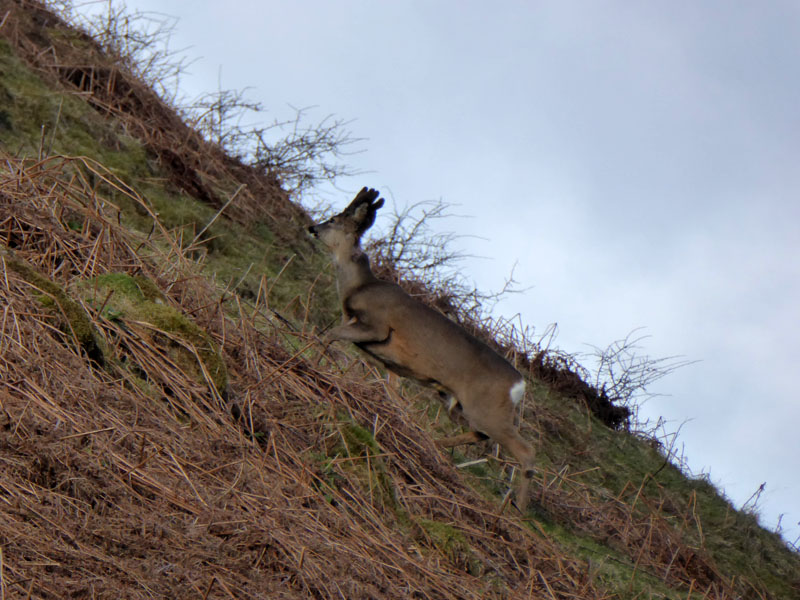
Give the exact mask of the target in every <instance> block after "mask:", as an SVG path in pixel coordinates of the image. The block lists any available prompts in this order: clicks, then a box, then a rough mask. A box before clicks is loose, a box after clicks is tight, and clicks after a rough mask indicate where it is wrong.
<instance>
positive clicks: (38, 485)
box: [0, 0, 769, 599]
mask: <svg viewBox="0 0 800 600" xmlns="http://www.w3.org/2000/svg"><path fill="white" fill-rule="evenodd" d="M0 20H2V21H3V25H2V34H3V36H4V37H6V38H7V39H8V40H9V41H10V42H11V43H12V45H13V46H14V48H15V49H17V50H18V51H19V53H20V55H21V56H23V57H24V58H25V59H26V60H27V61H28V63H29V64H30V65H32V66H33V67H34V68H37V69H39V70H40V72H41V73H43V74H46V75H47V76H50V77H53V79H54V81H55V82H57V84H60V85H62V84H63V85H65V86H68V89H71V90H72V91H73V92H74V91H75V90H76V89H77V90H80V92H79V93H81V94H82V95H85V96H86V99H87V101H89V102H90V103H92V105H93V106H94V107H95V108H96V109H98V110H99V111H101V112H102V113H104V114H106V115H107V116H109V118H114V119H119V120H120V122H122V123H124V127H125V129H126V130H127V131H131V132H134V133H135V134H136V135H137V136H139V137H140V138H141V139H142V140H143V141H144V143H145V144H146V145H147V147H148V149H149V150H150V151H151V152H152V153H153V155H154V156H155V157H156V158H157V159H158V161H159V162H160V164H161V166H162V167H163V168H164V169H166V170H167V171H168V172H169V173H171V177H172V184H173V185H175V186H177V187H178V188H179V189H181V190H183V191H184V192H186V193H188V194H191V195H193V196H194V197H196V198H198V199H201V200H205V201H206V202H208V203H209V204H211V205H213V206H218V207H220V208H221V204H222V203H221V202H220V198H219V197H218V195H219V194H218V192H219V190H223V189H229V190H231V191H232V190H237V189H240V188H239V186H240V185H241V184H243V183H245V184H247V187H246V188H244V191H243V192H242V194H243V195H242V196H241V197H240V198H239V199H237V202H236V203H235V204H234V205H233V206H231V209H230V210H226V212H225V215H224V218H226V219H232V220H233V221H239V222H248V221H251V220H254V219H262V220H266V221H270V222H274V223H277V224H279V225H280V228H279V231H280V232H283V234H284V235H285V236H286V237H287V238H288V239H292V238H293V237H296V236H297V235H299V232H300V225H301V224H302V223H304V222H305V220H306V219H307V217H306V216H305V214H304V213H303V212H302V210H300V209H299V208H297V207H295V206H294V205H292V204H291V203H290V202H288V200H287V198H286V194H285V193H284V192H282V191H281V190H280V189H278V188H277V187H276V185H275V182H274V181H272V180H270V179H269V178H265V177H263V176H259V175H258V174H256V173H255V172H253V171H252V170H247V169H246V168H245V167H243V166H242V165H241V164H239V163H237V162H236V161H235V160H233V159H230V158H228V157H226V156H224V154H222V153H221V152H219V151H218V149H214V148H213V147H212V146H210V145H208V144H206V143H205V142H203V141H202V139H201V138H200V137H199V136H197V135H196V134H195V133H194V132H191V131H190V130H189V129H188V128H187V127H186V126H185V125H184V124H183V123H182V122H180V119H178V118H177V116H176V114H175V113H174V111H171V109H169V107H168V106H166V105H165V104H164V103H163V102H161V101H160V100H159V99H158V98H157V97H156V96H155V95H154V94H153V93H152V92H151V91H150V90H148V89H147V88H146V87H144V86H143V85H142V84H141V83H139V82H137V81H136V80H135V79H133V78H131V77H130V76H129V75H128V74H126V73H125V71H124V69H120V68H117V67H115V66H114V65H113V61H112V62H111V63H109V62H108V60H110V59H108V57H105V58H103V57H98V56H94V59H96V60H94V59H93V60H87V59H86V56H85V53H86V52H87V50H86V48H82V47H80V44H78V43H76V42H75V39H76V38H75V36H74V32H72V34H71V36H62V37H60V38H58V37H57V36H53V37H48V35H49V34H48V33H47V32H48V31H49V32H52V28H56V29H57V28H58V27H62V28H63V27H65V25H64V24H63V23H61V22H60V21H59V19H58V18H57V17H54V16H53V15H52V14H50V13H48V12H47V11H46V10H44V9H43V8H42V6H41V5H40V4H38V3H35V2H30V1H18V2H9V1H8V0H0ZM45 25H46V27H45ZM47 28H51V29H47ZM59 40H60V41H59ZM84 41H86V40H84ZM104 61H105V62H104ZM87 64H90V65H91V66H86V65H87ZM54 85H55V84H54ZM75 86H77V88H76V87H75ZM170 152H172V154H174V156H172V155H171V154H169V153H170ZM0 161H2V162H0V249H1V250H0V462H2V468H0V599H4V598H12V597H20V598H64V597H74V598H119V597H125V598H185V597H186V598H194V597H197V598H309V597H312V598H348V599H358V598H380V597H387V598H605V597H628V596H629V597H636V596H637V594H638V595H639V597H644V596H643V595H642V594H645V595H646V592H641V591H637V590H640V589H641V588H640V586H638V581H639V578H640V576H644V577H646V578H647V579H648V581H654V582H656V584H657V586H658V587H657V589H659V590H665V589H666V590H670V589H671V590H679V591H678V592H676V595H675V597H689V596H691V597H695V598H714V599H722V598H735V597H750V598H767V597H769V596H768V595H767V594H766V593H765V592H763V591H762V590H761V588H760V587H759V588H758V589H756V587H757V586H756V587H754V586H751V585H750V584H747V583H746V582H744V583H742V582H743V581H744V580H743V579H741V578H738V580H737V581H731V580H730V579H729V577H730V576H725V575H722V574H720V572H719V569H718V568H717V567H716V566H715V564H714V561H713V560H712V559H711V557H710V556H709V555H708V553H707V551H706V549H705V547H704V544H703V528H702V524H701V522H700V519H699V517H698V514H697V512H696V510H695V508H696V507H694V506H692V505H691V504H690V505H686V506H683V505H681V506H677V505H676V506H665V502H667V496H666V495H664V494H662V493H661V492H660V491H659V490H658V489H657V488H656V489H654V488H653V486H652V485H651V487H650V488H647V483H648V480H647V479H645V481H644V482H642V483H640V484H636V485H633V484H631V485H628V486H626V487H625V489H623V491H622V492H621V493H620V494H618V495H616V496H614V495H611V494H610V493H608V492H607V491H606V490H604V489H602V488H598V487H596V486H595V487H593V486H592V485H590V484H589V483H587V481H588V480H587V478H586V477H584V476H583V474H580V473H579V474H570V473H569V472H568V471H566V470H559V471H558V472H554V471H551V470H550V469H547V468H542V469H541V471H540V477H539V478H537V479H536V480H535V481H534V492H535V495H536V508H537V510H538V511H540V513H541V514H543V515H544V517H545V518H543V519H542V520H541V521H535V520H523V519H521V518H519V516H518V513H517V512H515V509H513V508H512V507H509V506H503V504H502V501H501V500H499V499H498V498H494V497H491V498H489V497H488V496H487V497H482V496H481V495H479V494H478V492H476V491H475V489H473V487H470V486H469V485H467V483H466V482H467V481H468V476H465V475H464V473H463V472H461V471H459V470H458V469H456V468H454V466H453V464H452V460H451V458H449V457H447V456H444V455H442V454H441V453H440V452H439V451H438V450H437V449H436V447H435V446H434V444H433V441H432V439H431V437H430V435H429V433H428V431H427V430H426V429H425V428H424V427H423V426H421V425H420V422H422V423H424V419H419V418H418V415H415V414H413V410H412V408H411V405H410V404H409V403H407V402H406V401H405V400H403V399H402V398H400V397H399V396H398V394H397V391H396V390H395V388H394V387H393V386H392V385H390V384H389V383H388V382H386V381H384V380H383V379H382V378H381V377H380V375H379V373H377V371H375V370H374V369H372V368H371V367H368V366H366V365H364V364H362V363H361V362H360V361H358V360H355V359H354V358H353V357H352V356H349V355H347V354H344V353H339V352H336V351H335V350H331V351H329V352H328V353H327V355H325V356H322V348H321V346H320V344H319V343H318V340H317V339H316V337H315V336H314V335H313V334H311V333H310V332H308V331H306V330H305V329H306V328H305V327H304V326H303V325H300V326H292V325H291V323H290V322H289V321H287V320H285V319H280V318H279V319H276V318H275V313H274V312H273V311H272V310H271V309H270V306H269V301H270V296H269V294H268V287H269V286H264V287H263V288H262V289H261V290H259V293H258V297H257V298H255V299H252V300H251V301H250V302H248V303H245V302H244V300H241V299H240V298H238V297H237V296H235V295H233V294H231V293H229V292H228V291H227V290H224V289H220V288H219V287H218V286H217V285H216V284H215V283H214V282H213V281H211V280H209V279H207V278H206V277H204V276H202V274H201V268H200V265H199V264H198V263H197V262H195V259H194V256H193V255H192V252H191V250H192V249H191V248H188V247H186V246H185V245H184V244H183V243H182V241H181V239H180V236H181V232H180V231H171V230H169V229H168V228H167V227H166V226H164V225H163V224H162V223H161V221H160V220H159V218H158V217H157V215H156V214H155V212H154V211H153V209H152V208H151V206H150V205H149V204H148V202H147V200H146V199H143V198H141V197H140V196H139V195H138V194H137V192H136V191H135V190H134V189H132V188H131V187H130V185H128V184H126V183H125V182H123V181H121V180H120V179H118V178H117V177H115V176H114V175H113V174H112V173H111V172H109V171H108V170H107V169H106V168H105V167H103V166H102V165H100V164H98V163H96V162H94V161H92V160H91V159H88V158H85V157H73V158H65V157H51V158H44V157H39V158H37V159H35V160H24V159H20V158H15V157H11V156H8V155H2V156H1V157H0ZM245 192H246V194H245ZM120 198H123V199H124V200H125V202H126V204H127V205H128V206H130V205H133V206H135V207H136V211H137V212H138V213H139V214H140V215H144V216H145V217H146V218H149V219H150V220H151V222H152V231H151V232H150V233H149V234H142V233H137V232H134V231H131V230H129V229H127V228H125V227H124V226H123V225H122V223H124V220H125V219H124V216H122V217H121V216H120V211H119V209H118V208H117V206H115V203H114V199H120ZM201 243H203V242H201ZM190 246H191V245H190ZM109 273H120V274H127V275H130V276H137V277H144V278H146V279H147V280H148V281H150V282H152V284H153V285H154V286H156V287H157V288H158V289H159V290H160V292H161V294H163V298H164V301H165V302H166V303H167V304H168V305H169V306H171V307H173V308H174V309H175V310H176V311H177V312H179V313H181V314H182V315H184V316H186V317H188V318H190V319H191V320H192V322H193V323H194V324H196V326H198V327H199V328H200V329H202V330H203V331H204V332H206V333H207V334H208V335H209V336H210V337H211V338H212V339H213V341H214V343H215V346H216V347H217V348H218V350H219V352H220V353H221V356H222V357H223V359H224V362H225V365H226V367H227V374H228V377H227V381H228V385H227V386H225V389H218V386H217V385H215V383H214V382H215V381H217V379H216V378H215V377H213V376H212V374H211V373H209V372H208V369H207V365H206V363H205V362H204V360H203V358H202V356H201V355H202V352H201V349H200V348H198V347H196V346H195V345H194V344H192V343H190V342H187V341H186V339H182V338H180V337H178V336H176V335H175V334H174V333H173V332H171V331H167V330H165V329H163V328H159V327H157V326H154V325H153V324H152V323H148V322H145V321H144V320H132V319H130V318H126V317H125V316H117V317H115V316H114V315H113V314H109V312H108V311H107V310H104V309H106V308H107V307H108V306H110V305H112V304H113V297H112V296H107V297H105V298H104V299H103V300H102V301H101V302H90V301H87V300H86V298H85V296H84V295H82V294H80V293H78V292H77V290H79V289H80V287H81V286H91V285H92V284H91V282H92V281H93V280H94V278H96V277H98V276H101V275H105V274H109ZM279 277H280V275H279ZM308 285H309V286H312V282H310V281H309V282H308ZM312 287H313V286H312ZM304 322H305V321H304ZM468 325H469V326H470V327H472V328H476V327H478V328H479V327H481V324H479V323H468ZM483 325H485V324H483ZM495 325H497V324H495ZM493 327H494V326H492V324H489V329H490V330H491V331H483V332H482V334H481V335H484V336H485V335H489V336H490V337H491V336H492V334H495V337H497V335H496V334H497V333H498V332H497V331H495V330H494V329H493ZM484 328H485V327H484ZM504 331H506V333H505V334H502V335H500V337H501V338H502V339H501V341H500V342H498V344H497V347H498V348H499V349H500V350H501V351H503V352H505V353H507V354H508V355H509V356H511V357H512V359H513V360H514V361H515V363H516V364H517V365H519V366H520V368H521V369H523V370H524V371H526V372H527V373H528V374H529V375H531V376H533V377H535V378H536V379H537V380H538V381H539V382H540V384H546V385H548V386H550V389H552V390H554V393H561V394H566V395H568V396H575V397H578V398H580V397H584V398H585V391H586V390H585V389H584V387H581V385H579V384H582V386H586V384H585V383H583V382H582V381H581V380H580V378H579V377H577V375H575V373H574V372H572V371H570V370H569V368H568V367H569V365H564V364H560V363H558V357H557V356H556V358H555V359H554V360H555V361H556V362H555V363H552V364H551V363H546V362H545V357H544V355H543V354H541V353H538V354H537V353H532V352H530V348H528V347H527V346H526V343H525V340H522V343H521V344H516V341H515V340H514V339H510V338H509V336H508V335H507V330H504ZM512 331H513V330H512ZM501 333H502V332H501ZM176 345H179V346H182V347H183V348H184V350H186V351H188V352H189V353H193V354H194V355H195V356H196V358H197V360H196V361H194V363H195V367H197V366H198V365H199V370H200V375H199V376H198V373H197V372H196V371H197V368H195V369H194V370H192V369H189V368H187V365H186V363H184V362H181V361H178V360H176V359H175V358H174V354H173V353H172V352H171V348H173V347H174V346H176ZM220 387H222V386H220ZM617 416H618V417H619V416H620V415H617ZM528 417H529V418H528V421H529V422H530V423H536V424H537V427H538V428H539V429H540V430H542V431H543V432H544V433H545V434H547V433H549V432H551V431H552V432H554V433H555V434H559V432H562V433H563V434H564V435H570V436H573V437H575V438H576V443H575V445H574V447H577V446H579V445H580V443H581V440H580V439H578V438H579V437H580V435H581V434H576V433H574V432H573V430H574V427H573V425H572V424H571V423H570V422H569V421H568V419H567V417H565V416H563V415H560V414H555V413H551V412H549V411H548V410H546V409H545V408H543V407H541V406H540V407H539V408H538V409H537V413H536V415H531V414H529V415H528ZM623 417H624V415H623ZM567 432H569V433H568V434H567ZM528 433H529V434H530V431H528ZM620 435H621V434H620ZM502 473H503V471H500V474H499V475H498V474H496V473H495V474H492V475H491V477H493V478H494V479H495V480H499V479H502V477H503V474H502ZM499 485H503V482H502V481H501V482H500V484H499ZM487 498H488V499H487ZM548 520H549V521H550V522H552V521H555V522H556V523H558V524H561V526H563V525H564V524H568V534H569V535H563V536H559V537H557V536H556V534H555V533H553V532H552V530H551V529H549V528H548V527H547V522H548ZM570 536H571V537H570ZM565 538H566V539H567V540H570V539H571V540H573V541H574V542H575V543H573V544H570V542H569V541H567V542H564V541H563V540H564V539H565ZM698 538H699V540H700V541H699V543H698V542H697V539H698ZM558 540H562V541H558ZM575 540H578V541H575ZM692 540H695V541H692ZM588 542H592V543H594V544H596V549H599V551H600V552H601V553H602V554H604V555H608V556H604V557H603V558H602V559H601V560H600V561H599V562H602V563H605V562H607V561H609V560H614V561H617V562H618V563H619V566H620V572H621V573H622V575H621V576H619V577H617V578H616V579H615V580H614V581H613V583H614V589H613V591H612V590H608V589H606V587H605V584H604V583H603V581H609V579H608V577H607V574H604V573H602V572H601V570H602V569H601V568H600V567H599V566H598V564H597V563H598V560H597V555H596V552H595V553H592V552H586V548H583V549H582V550H583V551H579V550H581V549H580V548H577V546H580V544H582V543H588ZM581 556H590V558H587V559H585V558H581ZM620 579H622V580H623V581H624V583H623V584H622V585H621V586H620V585H619V581H620ZM635 584H636V585H635ZM626 586H627V587H626ZM622 588H626V589H622Z"/></svg>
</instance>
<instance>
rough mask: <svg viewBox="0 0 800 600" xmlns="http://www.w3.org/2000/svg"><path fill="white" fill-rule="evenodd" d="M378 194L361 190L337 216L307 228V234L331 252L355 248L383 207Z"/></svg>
mask: <svg viewBox="0 0 800 600" xmlns="http://www.w3.org/2000/svg"><path fill="white" fill-rule="evenodd" d="M379 196H380V192H378V191H377V190H374V189H371V188H366V187H365V188H362V189H361V191H360V192H358V194H357V195H356V197H355V198H353V201H352V202H351V203H350V204H349V205H348V206H347V208H345V209H344V210H343V211H342V212H340V213H339V214H338V215H335V216H333V217H331V218H330V219H328V220H327V221H325V222H324V223H319V224H317V225H312V226H311V227H309V228H308V231H309V233H311V235H313V236H314V237H315V238H317V239H319V240H320V241H321V242H322V243H323V244H325V245H326V246H327V247H328V248H330V249H331V250H332V251H334V252H336V251H337V250H339V249H342V248H345V247H354V246H357V245H358V243H359V241H360V240H361V236H362V235H364V232H365V231H366V230H367V229H369V228H370V227H372V225H373V224H374V223H375V214H376V213H377V212H378V209H379V208H380V207H381V206H383V198H379Z"/></svg>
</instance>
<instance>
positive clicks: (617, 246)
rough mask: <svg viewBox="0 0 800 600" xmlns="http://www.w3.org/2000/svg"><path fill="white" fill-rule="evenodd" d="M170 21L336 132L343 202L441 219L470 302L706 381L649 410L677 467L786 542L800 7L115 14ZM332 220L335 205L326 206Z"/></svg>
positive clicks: (580, 343) (174, 4) (794, 349)
mask: <svg viewBox="0 0 800 600" xmlns="http://www.w3.org/2000/svg"><path fill="white" fill-rule="evenodd" d="M128 6H129V7H130V8H131V9H133V10H142V11H160V12H163V13H166V14H168V15H173V16H177V17H179V18H180V22H179V24H178V27H177V31H176V33H175V36H174V44H173V45H174V46H175V47H189V49H188V50H187V55H188V56H190V57H196V56H199V57H201V59H200V60H198V61H197V62H196V63H194V64H193V65H192V67H191V68H190V73H189V74H188V75H187V76H185V77H184V79H183V85H182V89H183V91H184V93H185V94H186V96H188V97H194V96H196V95H199V94H200V93H202V92H204V91H213V90H214V89H216V87H217V79H218V74H219V69H220V67H221V72H222V86H223V88H246V87H250V88H252V90H251V92H250V98H252V99H254V100H259V101H261V102H262V103H263V104H264V105H265V106H266V107H268V108H269V109H270V112H269V113H268V115H267V116H266V118H267V119H272V118H274V117H285V116H290V114H291V111H290V110H289V109H288V108H287V104H292V105H294V106H298V107H304V106H310V105H317V106H319V109H318V111H317V112H316V113H315V116H316V117H318V118H321V117H323V116H325V115H326V114H328V113H334V114H336V115H337V116H339V117H342V118H344V119H355V121H354V122H353V123H352V125H351V129H352V131H353V133H354V135H355V136H358V137H364V138H367V140H366V141H365V142H364V143H363V144H362V148H363V149H364V150H366V152H364V153H363V154H359V155H356V156H353V157H352V160H351V161H350V162H351V164H352V165H353V166H354V167H356V168H359V169H363V170H365V171H369V173H368V174H366V175H364V176H361V177H358V178H354V179H353V180H346V181H342V182H340V185H341V186H342V187H344V188H346V189H347V190H348V191H350V190H356V189H357V188H359V187H361V186H362V185H371V186H375V187H379V188H380V189H381V190H382V191H383V192H384V193H385V194H388V195H389V196H390V197H394V199H395V200H396V201H397V202H398V203H399V204H401V205H403V204H409V203H413V202H417V201H419V200H425V199H438V198H442V199H443V200H445V201H447V202H450V203H455V204H458V205H459V206H458V209H457V212H459V213H461V214H464V215H469V216H471V217H473V218H466V219H458V220H453V221H449V222H447V223H443V224H441V227H443V228H449V229H452V230H455V231H458V232H459V233H464V234H467V235H478V236H481V237H482V238H485V241H482V240H464V241H463V247H464V249H465V250H466V251H467V252H470V253H472V254H476V255H480V256H485V257H489V258H487V259H476V260H470V261H468V262H467V263H465V265H464V269H465V271H467V272H468V274H469V276H470V277H472V278H473V279H474V280H475V281H476V283H477V284H478V287H480V288H481V289H497V288H499V287H500V286H501V285H502V282H503V279H504V277H505V276H506V275H507V274H508V273H509V271H510V269H511V267H512V265H513V264H514V263H515V261H518V267H517V270H516V277H517V279H518V280H519V281H520V283H521V284H522V285H523V286H533V287H532V288H531V289H530V290H529V291H527V292H526V293H525V294H524V295H521V296H515V297H513V298H511V299H509V300H508V301H507V302H505V303H504V304H502V305H501V306H500V310H501V311H502V313H503V314H505V315H506V316H509V317H510V316H512V315H514V314H515V313H520V314H521V315H522V318H523V320H524V322H525V323H527V324H530V325H532V326H534V327H536V329H537V330H538V331H544V329H545V328H546V327H547V325H548V324H550V323H553V322H557V323H558V324H559V331H560V333H559V337H558V339H557V343H558V345H559V346H560V347H562V348H563V349H565V350H567V351H572V352H575V351H577V352H583V351H586V350H587V347H586V346H585V344H587V343H588V344H593V345H597V346H605V345H607V344H608V343H609V342H611V341H613V340H615V339H617V338H620V337H623V336H624V335H625V334H627V333H628V332H629V331H631V330H632V329H634V328H636V327H639V326H646V327H647V330H646V333H648V334H650V335H651V336H652V337H651V338H649V339H648V340H646V342H645V346H644V351H645V352H647V353H648V354H650V355H652V356H656V357H658V356H666V355H675V354H683V355H686V357H687V358H690V359H699V360H701V361H702V362H700V363H698V364H695V365H692V366H690V367H686V368H685V369H683V370H680V371H678V372H676V373H675V374H673V375H671V376H670V377H668V378H666V379H664V380H663V381H662V382H660V384H659V385H658V387H657V389H655V390H653V391H658V392H662V393H664V394H669V396H668V397H664V398H659V399H656V400H652V401H651V402H649V403H648V404H646V405H645V407H644V409H643V412H644V414H645V415H650V416H658V415H664V416H665V417H666V418H668V419H669V420H670V421H672V422H673V423H674V427H677V426H678V425H680V424H681V423H682V422H684V421H686V420H689V422H688V423H686V424H685V425H684V426H683V428H682V430H681V436H680V441H681V442H682V443H684V444H685V451H686V454H687V456H688V459H689V464H690V465H691V467H692V468H693V469H694V470H695V471H696V472H699V471H701V470H704V471H709V472H710V475H711V478H712V480H714V481H715V482H717V483H719V484H721V485H722V486H723V488H724V490H725V492H726V493H727V494H728V495H729V496H730V497H731V498H732V499H733V501H734V503H735V504H736V505H737V506H740V505H741V504H742V503H743V502H744V501H745V500H747V498H748V497H749V496H750V495H751V494H752V493H753V492H754V491H755V490H756V489H757V487H758V486H759V485H760V484H761V482H763V481H766V482H767V490H766V493H765V494H764V496H762V500H761V503H760V504H759V506H760V508H761V510H762V513H763V517H764V518H763V522H764V523H765V525H767V526H769V527H772V526H774V525H775V522H776V520H777V518H778V515H779V514H780V513H786V516H785V517H784V519H783V526H784V528H785V529H786V530H787V531H786V534H785V536H786V538H787V539H789V540H794V539H795V538H797V536H798V535H800V527H798V526H797V523H798V521H799V520H800V501H798V498H800V485H799V484H798V477H797V469H798V464H800V435H798V423H800V408H799V407H800V403H799V402H798V400H799V399H798V394H797V392H796V387H795V386H796V383H795V381H796V379H797V373H798V369H797V367H796V364H795V362H796V360H797V358H798V357H800V342H798V339H799V338H800V335H799V334H800V331H799V330H800V327H799V326H798V321H799V319H798V317H800V314H799V311H800V309H798V307H800V261H798V257H799V256H800V252H799V251H800V231H798V229H800V202H798V199H797V197H796V196H797V191H798V189H800V168H798V164H800V110H798V106H800V93H799V92H800V69H798V65H800V35H798V32H800V5H799V4H797V3H794V2H768V3H755V2H734V1H725V2H702V3H698V2H689V1H681V2H648V3H632V2H614V1H605V2H604V1H596V2H595V1H593V2H569V1H568V2H563V1H555V0H548V1H543V2H522V1H508V2H503V3H493V4H492V6H491V7H490V6H489V5H488V4H487V3H485V2H474V1H471V2H464V1H459V2H455V1H451V2H444V1H440V2H422V1H417V2H405V1H403V2H368V1H366V0H364V1H355V0H351V1H345V2H341V1H339V2H326V1H322V0H318V1H294V2H273V3H264V2H255V1H244V0H237V1H230V2H226V3H220V2H211V1H196V0H195V1H192V2H189V1H188V0H183V1H180V0H158V1H155V0H136V1H134V0H129V1H128ZM328 198H329V199H330V201H332V202H334V203H335V204H337V205H340V204H342V203H343V202H344V201H345V200H347V196H346V194H344V195H342V194H340V195H330V196H328Z"/></svg>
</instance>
